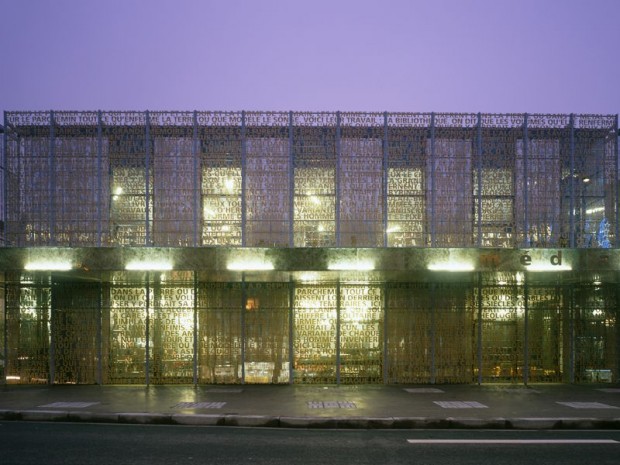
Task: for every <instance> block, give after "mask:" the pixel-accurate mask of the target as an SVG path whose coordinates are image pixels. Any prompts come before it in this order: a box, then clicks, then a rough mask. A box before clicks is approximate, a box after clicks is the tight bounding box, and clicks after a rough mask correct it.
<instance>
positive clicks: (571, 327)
mask: <svg viewBox="0 0 620 465" xmlns="http://www.w3.org/2000/svg"><path fill="white" fill-rule="evenodd" d="M568 292H569V295H570V308H569V316H568V337H569V343H568V345H569V352H570V353H569V368H568V379H569V382H570V383H571V384H574V383H575V317H576V314H575V288H574V286H570V287H569V288H568Z"/></svg>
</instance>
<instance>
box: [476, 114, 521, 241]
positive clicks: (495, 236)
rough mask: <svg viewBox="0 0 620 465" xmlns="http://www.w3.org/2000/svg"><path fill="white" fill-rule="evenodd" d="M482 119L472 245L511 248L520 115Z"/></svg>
mask: <svg viewBox="0 0 620 465" xmlns="http://www.w3.org/2000/svg"><path fill="white" fill-rule="evenodd" d="M502 116H503V117H504V118H505V119H504V120H503V121H504V125H505V126H506V127H505V128H497V127H495V126H491V125H492V124H498V121H496V119H497V118H498V115H482V116H481V129H480V132H479V136H480V140H479V141H477V144H476V161H475V166H474V169H473V191H474V223H475V224H474V242H475V244H476V245H480V246H482V247H504V248H506V247H508V248H510V247H514V246H515V245H516V238H517V234H516V221H515V163H516V141H517V138H518V137H519V135H520V134H521V129H520V128H521V127H522V125H523V119H524V118H523V115H502Z"/></svg>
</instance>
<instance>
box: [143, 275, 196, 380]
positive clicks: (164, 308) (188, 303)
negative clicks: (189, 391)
mask: <svg viewBox="0 0 620 465" xmlns="http://www.w3.org/2000/svg"><path fill="white" fill-rule="evenodd" d="M151 285H152V295H153V301H152V307H153V308H152V310H151V318H150V320H149V324H150V328H149V332H150V338H151V347H150V349H151V361H150V363H149V369H150V372H149V379H150V381H151V382H153V383H156V384H175V383H184V384H189V383H192V382H193V377H194V289H193V286H191V287H190V286H189V285H187V284H184V283H179V282H169V280H168V279H166V280H165V281H162V280H161V278H159V279H158V278H157V277H155V279H154V281H153V283H152V284H151Z"/></svg>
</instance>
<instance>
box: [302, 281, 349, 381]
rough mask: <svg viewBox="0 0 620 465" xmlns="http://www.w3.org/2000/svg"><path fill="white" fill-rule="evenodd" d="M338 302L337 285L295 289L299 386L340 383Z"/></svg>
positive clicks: (308, 286) (303, 286)
mask: <svg viewBox="0 0 620 465" xmlns="http://www.w3.org/2000/svg"><path fill="white" fill-rule="evenodd" d="M337 299H338V293H337V288H336V286H335V285H327V284H325V285H319V284H317V285H311V284H308V285H299V286H296V287H295V294H294V301H293V312H294V322H295V323H294V324H295V326H294V339H293V347H294V354H295V360H294V364H295V365H294V370H295V379H294V382H295V383H303V384H308V383H319V384H330V383H336V331H337V318H338V301H337Z"/></svg>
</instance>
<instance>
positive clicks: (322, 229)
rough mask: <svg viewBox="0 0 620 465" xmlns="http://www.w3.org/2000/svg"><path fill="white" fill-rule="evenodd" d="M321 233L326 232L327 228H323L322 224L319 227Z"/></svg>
mask: <svg viewBox="0 0 620 465" xmlns="http://www.w3.org/2000/svg"><path fill="white" fill-rule="evenodd" d="M318 230H319V232H323V231H325V226H323V225H322V224H320V225H319V227H318Z"/></svg>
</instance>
